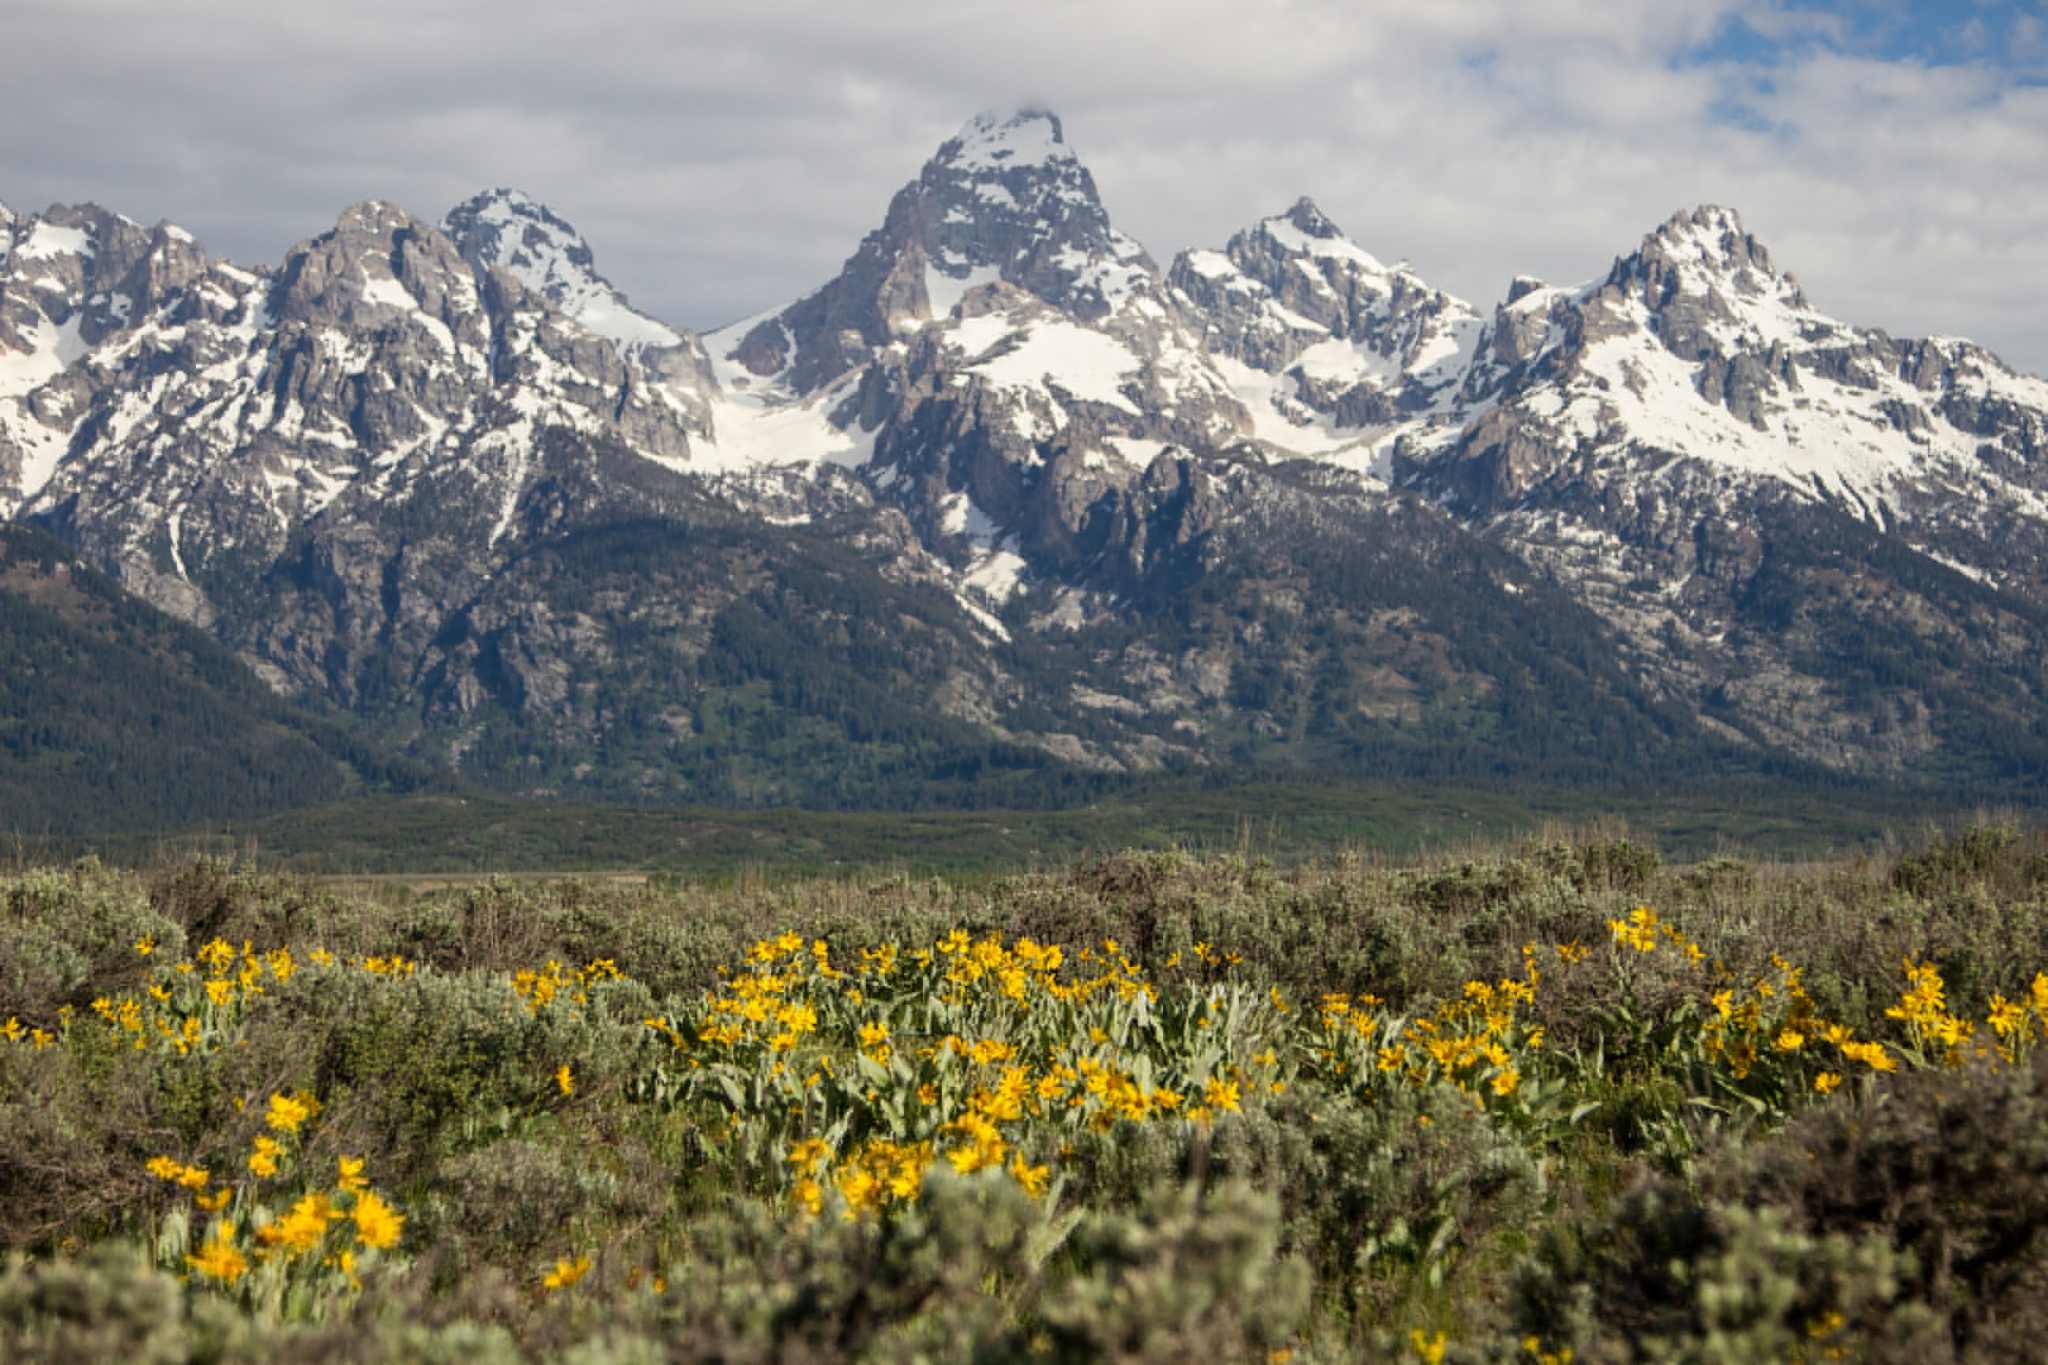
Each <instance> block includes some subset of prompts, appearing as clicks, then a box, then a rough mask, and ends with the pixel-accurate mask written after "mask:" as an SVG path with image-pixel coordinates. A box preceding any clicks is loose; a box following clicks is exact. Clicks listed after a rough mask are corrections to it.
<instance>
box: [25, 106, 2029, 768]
mask: <svg viewBox="0 0 2048 1365" xmlns="http://www.w3.org/2000/svg"><path fill="white" fill-rule="evenodd" d="M686 264H687V263H679V268H682V267H683V266H684V265H686ZM2044 443H2048V383H2044V382H2043V381H2042V380H2040V379H2038V378H2034V377H2030V376H2025V375H2021V374H2018V373H2015V372H2014V371H2013V370H2011V369H2010V368H2009V367H2007V366H2006V365H2004V364H2003V363H2002V362H2000V361H1999V360H1998V359H1997V358H1996V357H1995V356H1993V355H1991V354H1989V353H1988V352H1986V351H1984V350H1983V349H1981V348H1979V347H1977V346H1975V345H1973V344H1971V343H1969V342H1967V341H1963V340H1959V339H1952V338H1930V339H1924V340H1900V339H1896V338H1893V337H1890V336H1888V335H1886V334H1885V333H1883V332H1881V331H1876V330H1871V329H1867V328H1863V327H1858V326H1852V325H1850V324H1847V323H1844V322H1840V321H1837V320H1835V319H1833V318H1830V317H1828V316H1827V315H1825V314H1824V313H1822V312H1820V311H1819V310H1818V309H1817V308H1816V307H1815V306H1814V305H1813V304H1812V303H1811V302H1809V300H1808V299H1807V298H1806V296H1805V294H1804V292H1803V291H1802V289H1801V288H1800V286H1799V284H1798V283H1797V281H1796V280H1795V279H1794V278H1793V277H1792V276H1791V275H1790V274H1788V273H1785V272H1784V271H1782V270H1780V269H1779V268H1778V267H1777V266H1776V265H1775V264H1774V262H1773V261H1772V259H1771V257H1770V254H1769V253H1768V251H1767V250H1766V249H1765V247H1764V246H1763V245H1762V244H1761V243H1760V242H1758V241H1757V240H1756V239H1755V238H1754V237H1752V236H1751V235H1750V234H1749V233H1748V232H1747V231H1746V230H1745V229H1744V227H1743V224H1742V222H1741V219H1740V218H1739V216H1738V215H1737V214H1736V213H1735V212H1733V211H1731V210H1727V209H1721V208H1714V207H1701V208H1698V209H1694V210H1691V211H1687V212H1682V213H1678V214H1675V215H1673V216H1672V217H1671V218H1670V219H1669V220H1667V221H1666V222H1664V223H1662V224H1659V225H1656V226H1655V227H1654V228H1652V230H1651V231H1649V232H1648V233H1647V234H1646V235H1645V236H1644V237H1643V238H1642V239H1641V241H1640V242H1639V243H1637V244H1635V245H1634V246H1633V247H1631V248H1630V249H1628V250H1627V251H1626V252H1625V253H1624V254H1621V255H1617V256H1616V257H1615V259H1614V263H1613V266H1612V268H1611V269H1610V270H1609V271H1608V272H1607V273H1606V274H1605V275H1604V276H1602V277H1600V278H1598V279H1595V280H1592V281H1588V282H1584V283H1581V284H1576V285H1567V286H1558V285H1552V284H1548V283H1545V282H1543V281H1540V280H1536V279H1530V278H1520V279H1516V280H1514V281H1512V282H1510V283H1509V284H1508V286H1507V288H1506V289H1505V291H1504V292H1503V294H1502V296H1501V298H1500V299H1499V300H1498V301H1497V302H1495V303H1493V304H1492V305H1491V306H1490V307H1487V308H1480V307H1475V306H1473V305H1471V304H1468V303H1466V302H1464V301H1462V300H1460V299H1457V298H1454V297H1452V296H1450V295H1449V294H1446V293H1445V292H1443V291H1442V290H1439V289H1436V288H1434V287H1432V286H1431V285H1430V284H1428V283H1427V282H1426V281H1425V280H1424V279H1422V278H1421V277H1420V276H1419V275H1418V274H1417V273H1416V272H1415V271H1414V270H1413V269H1412V268H1411V267H1409V266H1408V265H1406V264H1401V263H1397V264H1392V265H1389V264H1386V263H1383V262H1382V261H1381V260H1379V259H1377V258H1376V257H1375V256H1373V255H1372V254H1371V253H1370V252H1369V251H1368V250H1366V249H1365V247H1363V246H1361V245H1359V244H1357V243H1354V242H1352V241H1351V240H1350V239H1348V238H1347V237H1346V236H1345V235H1344V233H1343V232H1342V231H1341V230H1340V229H1339V228H1338V227H1337V225H1336V224H1334V223H1333V222H1331V221H1330V220H1329V218H1327V217H1326V216H1325V215H1324V214H1323V213H1322V212H1321V211H1320V210H1318V209H1317V207H1316V206H1315V205H1314V204H1313V203H1312V202H1311V201H1309V200H1308V199H1302V200H1300V201H1299V202H1297V203H1295V204H1294V205H1292V206H1291V207H1289V208H1287V209H1286V210H1285V211H1284V212H1281V213H1278V214H1275V215H1274V216H1272V217H1269V218H1265V219H1262V220H1260V221H1258V222H1256V223H1254V224H1253V225H1252V226H1250V227H1248V228H1246V229H1245V230H1244V231H1242V232H1239V233H1238V234H1236V235H1235V236H1233V237H1232V238H1231V239H1230V240H1229V241H1228V242H1227V243H1225V244H1224V245H1223V246H1221V247H1220V248H1217V249H1213V250H1196V251H1188V252H1184V253H1182V254H1180V255H1179V256H1178V257H1176V258H1175V259H1174V260H1173V261H1171V262H1170V263H1169V264H1167V265H1166V266H1164V267H1162V266H1161V265H1160V264H1159V263H1158V262H1156V261H1155V260H1154V259H1153V258H1152V257H1151V256H1150V255H1148V254H1147V252H1146V251H1145V249H1144V248H1143V247H1142V246H1141V245H1140V244H1139V243H1137V242H1136V241H1134V240H1132V239H1131V238H1130V237H1128V236H1126V235H1125V234H1123V233H1122V232H1120V231H1118V230H1117V229H1116V228H1115V227H1114V226H1113V225H1112V223H1111V221H1110V219H1109V216H1108V214H1107V212H1106V211H1105V209H1104V207H1103V205H1102V202H1101V199H1100V197H1099V195H1098V193H1097V190H1096V187H1095V184H1094V181H1093V178H1092V177H1091V176H1090V174H1089V172H1088V170H1087V169H1086V168H1085V166H1084V165H1083V164H1082V163H1081V161H1080V160H1079V159H1078V158H1077V156H1076V155H1075V154H1074V152H1073V150H1072V148H1071V147H1070V146H1069V145H1068V143H1067V141H1066V138H1065V131H1064V129H1063V127H1062V125H1061V123H1060V121H1059V120H1058V119H1057V118H1056V117H1054V116H1053V115H1051V114H1048V113H1044V112H1040V111H1024V112H1021V113H1018V114H1016V115H1014V116H1010V117H996V116H984V117H980V118H977V119H975V120H973V121H971V122H969V123H968V124H967V125H966V126H965V127H964V128H963V129H962V130H961V132H960V133H959V134H958V135H957V136H956V137H954V138H952V139H950V140H948V141H947V142H945V143H944V144H943V145H942V146H940V147H939V148H938V150H937V152H936V154H935V155H934V156H933V157H932V158H931V159H930V160H929V161H928V162H927V163H926V164H925V165H924V167H923V168H922V170H921V171H920V172H919V174H918V176H917V178H916V179H915V180H913V181H911V182H910V183H909V184H907V185H905V186H904V187H903V189H902V190H900V191H899V192H898V193H897V194H896V196H895V197H894V198H893V199H892V200H891V202H890V203H889V205H888V207H887V209H886V211H885V213H884V215H883V218H882V221H881V224H880V225H879V226H878V227H877V228H876V229H875V230H874V231H873V232H871V233H870V234H868V236H867V237H866V238H865V239H863V240H862V241H861V242H860V243H859V244H858V246H857V247H856V248H855V250H854V251H853V253H852V255H851V256H849V258H848V259H847V261H846V264H845V266H844V267H843V268H842V270H841V271H840V272H839V274H838V275H837V276H835V277H834V278H833V279H831V280H829V281H827V282H826V283H824V284H823V285H822V286H820V287H819V288H817V289H816V290H814V291H812V292H810V293H808V294H806V295H805V296H803V297H802V298H800V299H797V300H795V301H794V302H791V303H789V304H787V305H786V306H782V307H778V308H775V309H771V310H769V311H767V312H764V313H762V314H760V315H758V316H756V317H753V318H748V319H745V320H743V321H741V322H738V323H736V324H734V325H732V326H730V327H726V328H723V329H721V330H718V331H716V332H711V333H708V334H704V335H697V334H693V333H691V332H689V331H688V330H686V329H683V328H680V327H675V326H671V325H668V324H665V323H663V322H660V321H658V320H656V319H654V318H651V317H648V316H646V315H644V314H642V313H640V312H638V311H636V310H635V309H634V308H633V307H632V306H631V304H630V303H629V301H628V300H627V299H626V297H625V296H624V295H623V294H621V293H620V292H619V291H618V290H616V289H615V288H613V287H612V286H611V285H610V284H609V283H608V282H607V281H606V280H605V279H604V277H603V276H602V275H601V274H599V273H598V270H597V267H596V262H595V256H594V254H593V252H592V250H591V248H590V246H589V244H588V243H587V242H585V241H584V239H583V238H582V236H581V235H580V234H579V233H578V232H577V231H576V230H575V229H574V228H573V227H572V226H571V225H570V224H569V223H568V222H567V221H565V220H564V219H563V218H562V217H561V216H559V215H558V214H557V213H556V212H555V211H554V210H552V209H550V208H549V207H547V206H545V205H542V204H540V203H538V202H535V201H534V200H532V199H530V198H528V197H526V196H524V195H522V194H520V193H518V192H515V191H511V190H495V191H491V192H488V193H484V194H480V195H478V196H477V197H475V198H473V199H471V200H470V201H468V202H466V203H464V204H462V205H460V206H458V207H457V208H455V209H454V210H452V211H451V212H449V213H448V214H446V215H445V216H444V217H443V218H442V219H440V220H439V221H438V222H429V221H427V220H424V219H420V218H416V217H414V216H413V215H412V214H410V213H408V212H406V211H405V210H403V209H401V208H399V207H397V206H395V205H392V204H387V203H382V202H377V201H369V202H365V203H362V204H358V205H356V206H354V207H352V208H350V209H347V210H346V211H344V212H343V213H342V215H341V216H340V218H339V220H338V221H337V222H336V224H335V226H334V227H333V229H332V230H331V231H328V232H326V233H324V234H322V235H320V236H318V237H314V238H311V239H308V240H306V241H303V242H301V243H299V244H298V245H296V246H295V247H293V248H292V250H291V251H290V252H289V253H288V254H287V256H286V258H285V260H284V261H283V263H282V264H281V265H278V266H276V267H265V268H253V269H252V268H244V267H241V266H237V265H235V264H232V263H230V262H228V261H226V260H223V259H220V258H217V257H214V256H212V255H210V254H208V253H207V252H206V251H205V249H204V248H203V247H202V246H201V245H200V244H199V243H198V242H197V241H196V240H194V239H193V238H192V236H191V235H190V234H188V233H186V232H183V231H182V230H180V229H179V228H177V227H175V226H172V225H170V224H168V223H160V224H158V225H157V226H155V227H153V228H145V227H143V226H141V225H140V224H138V223H135V222H132V221H130V220H128V219H126V218H123V217H121V216H119V215H117V214H114V213H111V212H108V211H105V210H103V209H100V208H97V207H95V206H92V205H83V206H75V207H63V206H59V207H53V208H51V209H49V210H47V211H45V212H43V213H40V214H17V213H14V212H12V211H10V210H7V209H5V208H4V207H0V512H4V513H5V514H6V515H7V516H8V517H9V518H11V519H13V520H14V521H17V522H20V523H23V524H25V525H27V526H30V527H34V528H37V529H39V530H41V531H44V532H47V533H49V534H50V535H52V536H55V537H56V538H58V539H59V540H61V541H62V542H64V543H65V544H66V545H68V546H70V547H72V549H73V550H74V551H75V552H76V554H77V555H78V556H79V557H80V559H81V561H82V563H84V564H86V565H89V566H91V567H92V568H94V569H96V570H98V571H101V572H104V573H105V574H106V575H107V576H108V577H109V578H111V579H112V580H113V581H114V582H116V583H118V584H119V585H120V586H121V587H122V588H123V589H124V590H125V591H126V592H128V593H131V594H133V595H134V596H136V597H138V598H140V599H142V600H144V601H146V602H147V603H149V604H152V605H153V606H154V607H156V608H158V609H160V610H162V611H164V612H167V613H169V614H170V615H172V616H174V617H177V618H179V619H180V620H182V621H183V622H186V623H189V624H190V625H192V626H196V627H198V628H199V629H201V630H203V631H204V632H206V633H207V634H208V635H210V636H212V637H213V639H215V640H216V641H218V642H219V643H221V644H222V645H225V646H226V647H227V648H228V649H230V650H232V651H233V652H234V653H235V654H236V655H238V656H239V657H240V658H241V659H242V660H243V661H244V662H246V664H247V665H248V666H249V667H250V668H252V669H254V670H255V672H256V674H257V675H258V676H260V677H261V678H262V680H263V681H264V682H265V683H267V684H268V685H269V687H270V689H272V690H273V691H274V692H276V693H279V694H283V695H284V696H286V697H290V698H293V699H295V700H296V701H298V702H300V703H305V704H316V705H321V706H327V707H331V708H334V709H336V710H338V711H340V712H343V713H346V714H347V715H348V716H349V717H353V718H354V722H355V723H356V725H357V727H358V729H359V732H360V733H361V734H363V735H366V736H368V737H370V738H371V739H373V740H374V741H376V742H377V743H380V744H382V745H384V746H388V748H390V749H392V750H396V751H400V752H402V753H404V754H406V755H409V756H410V757H411V759H412V760H415V761H419V762H424V763H426V764H429V765H432V766H436V767H440V768H444V769H453V770H455V771H457V772H459V773H460V774H462V775H464V776H465V777H466V778H468V779H469V780H471V781H473V782H476V783H480V784H482V785H484V786H486V787H491V788H496V789H500V790H505V791H510V792H519V793H525V794H530V795H536V796H547V795H563V796H568V795H577V796H595V797H601V798H606V799H617V800H632V801H647V802H701V803H712V804H724V805H736V806H737V805H757V804H770V803H780V802H799V803H805V804H819V805H839V806H852V805H865V806H908V805H929V804H989V805H996V804H1003V803H1048V802H1059V801H1065V800H1071V799H1074V798H1076V797H1077V796H1079V795H1082V794H1085V793H1087V792H1089V791H1093V790H1099V789H1100V788H1101V787H1102V786H1103V785H1104V784H1106V783H1114V782H1117V781H1127V780H1130V779H1131V778H1132V777H1133V776H1142V775H1145V774H1154V773H1213V774H1224V773H1236V772H1242V771H1245V770H1251V771H1259V772H1294V773H1313V774H1319V775H1327V776H1330V777H1334V778H1339V779H1347V778H1373V779H1385V778H1399V777H1416V778H1430V779H1441V780H1457V781H1480V782H1500V781H1526V782H1548V783H1601V782H1624V781H1648V782H1696V781H1706V780H1713V779H1716V778H1720V777H1727V776H1730V775H1738V774H1753V775H1761V776H1766V777H1776V778H1783V779H1790V780H1794V781H1800V782H1810V783H1811V782H1818V783H1830V782H1848V781H1853V782H1880V783H1901V782H1904V783H1927V784H1932V785H1933V786H1935V787H1938V788H1941V789H1944V790H1967V791H1971V792H1975V793H1978V794H1980V795H1982V794H1997V795H2000V796H2017V795H2021V794H2024V793H2026V792H2029V791H2031V790H2033V788H2034V787H2035V786H2036V785H2037V784H2038V782H2039V780H2040V776H2041V774H2042V773H2043V772H2044V771H2048V692H2044V680H2043V676H2042V671H2041V667H2040V661H2041V659H2042V658H2043V657H2044V646H2048V463H2044V449H2043V447H2044Z"/></svg>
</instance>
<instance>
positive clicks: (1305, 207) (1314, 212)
mask: <svg viewBox="0 0 2048 1365" xmlns="http://www.w3.org/2000/svg"><path fill="white" fill-rule="evenodd" d="M1282 216H1283V217H1284V218H1286V220H1287V221H1288V222H1290V223H1292V224H1293V225H1294V226H1295V227H1296V228H1298V229H1300V230H1301V231H1302V232H1304V233H1307V234H1308V235H1309V236H1311V237H1315V238H1319V239H1322V240H1324V241H1329V240H1332V239H1335V238H1340V237H1342V236H1343V235H1344V230H1343V229H1342V228H1340V227H1338V226H1337V225H1336V224H1335V223H1333V222H1331V221H1330V220H1329V218H1328V217H1327V216H1325V215H1324V213H1323V211H1322V210H1321V209H1319V208H1317V207H1316V202H1315V200H1313V199H1311V198H1309V197H1308V196H1307V195H1305V194H1304V195H1303V196H1301V198H1299V199H1297V200H1295V201H1294V207H1293V208H1291V209H1289V210H1287V212H1286V213H1285V214H1284V215H1282Z"/></svg>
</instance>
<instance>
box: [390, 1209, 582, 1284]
mask: <svg viewBox="0 0 2048 1365" xmlns="http://www.w3.org/2000/svg"><path fill="white" fill-rule="evenodd" d="M349 1217H350V1218H352V1219H354V1220H355V1225H356V1240H357V1241H359V1242H361V1243H362V1244H363V1245H364V1246H366V1247H375V1248H377V1249H378V1250H380V1251H383V1250H389V1249H390V1248H392V1247H395V1246H397V1245H398V1237H399V1233H400V1232H402V1231H403V1230H404V1228H405V1215H404V1214H402V1213H399V1212H398V1211H397V1210H395V1209H393V1208H392V1207H391V1206H390V1205H389V1204H387V1203H385V1202H384V1201H383V1200H382V1199H379V1198H378V1197H377V1194H376V1191H374V1190H363V1191H361V1192H359V1193H358V1194H357V1195H356V1202H355V1206H354V1207H353V1208H351V1209H350V1210H349ZM585 1268H586V1269H587V1268H588V1262H587V1261H586V1263H585ZM551 1287H552V1286H551Z"/></svg>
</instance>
